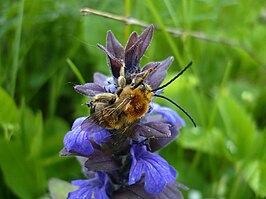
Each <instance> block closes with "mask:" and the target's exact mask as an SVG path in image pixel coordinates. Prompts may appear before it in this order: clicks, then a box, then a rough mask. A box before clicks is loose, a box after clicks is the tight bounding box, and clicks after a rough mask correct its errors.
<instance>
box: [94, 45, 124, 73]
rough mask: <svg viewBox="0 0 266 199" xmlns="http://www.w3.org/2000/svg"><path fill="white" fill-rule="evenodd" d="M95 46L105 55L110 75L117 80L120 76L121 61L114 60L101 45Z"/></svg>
mask: <svg viewBox="0 0 266 199" xmlns="http://www.w3.org/2000/svg"><path fill="white" fill-rule="evenodd" d="M97 46H98V47H99V48H100V49H101V50H103V51H104V52H105V53H106V55H107V57H108V62H109V66H110V68H111V71H112V74H113V76H114V77H115V78H118V77H119V76H120V69H121V67H122V66H123V63H122V61H121V60H119V59H118V58H116V57H115V56H114V55H113V54H112V53H110V52H109V51H108V50H107V49H106V48H105V47H103V46H102V45H100V44H98V45H97Z"/></svg>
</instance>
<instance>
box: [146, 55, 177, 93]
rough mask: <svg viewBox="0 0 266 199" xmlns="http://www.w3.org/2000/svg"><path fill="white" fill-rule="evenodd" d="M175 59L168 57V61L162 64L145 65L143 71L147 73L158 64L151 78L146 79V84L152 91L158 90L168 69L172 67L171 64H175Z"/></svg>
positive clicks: (161, 62) (150, 75)
mask: <svg viewBox="0 0 266 199" xmlns="http://www.w3.org/2000/svg"><path fill="white" fill-rule="evenodd" d="M173 60H174V57H168V58H167V59H165V60H163V61H160V62H151V63H148V64H147V65H145V66H144V67H143V69H142V71H145V70H147V69H149V68H150V67H152V65H153V64H158V63H159V65H158V66H157V69H156V70H154V71H153V72H151V73H150V74H149V76H148V77H147V78H146V83H147V84H149V85H150V86H151V88H152V89H156V88H158V87H159V86H160V85H161V83H162V82H163V80H164V79H165V77H166V73H167V69H168V67H169V66H170V64H171V63H172V62H173Z"/></svg>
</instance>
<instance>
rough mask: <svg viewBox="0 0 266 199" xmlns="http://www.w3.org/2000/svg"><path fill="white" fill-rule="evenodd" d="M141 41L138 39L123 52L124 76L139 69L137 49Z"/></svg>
mask: <svg viewBox="0 0 266 199" xmlns="http://www.w3.org/2000/svg"><path fill="white" fill-rule="evenodd" d="M141 42H142V41H141V40H140V39H138V40H137V41H136V42H135V43H134V44H133V45H132V46H131V47H130V48H129V49H127V51H126V52H125V73H126V76H128V75H129V74H133V73H135V72H136V71H137V70H138V69H139V60H140V59H139V56H138V54H137V50H138V48H139V45H140V43H141Z"/></svg>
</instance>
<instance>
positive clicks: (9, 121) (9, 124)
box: [0, 87, 19, 138]
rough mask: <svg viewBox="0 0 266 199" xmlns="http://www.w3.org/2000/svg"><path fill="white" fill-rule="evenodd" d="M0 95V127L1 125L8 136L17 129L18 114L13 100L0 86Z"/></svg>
mask: <svg viewBox="0 0 266 199" xmlns="http://www.w3.org/2000/svg"><path fill="white" fill-rule="evenodd" d="M0 96H1V97H0V104H1V111H0V127H1V126H2V128H3V130H4V134H5V136H6V138H10V137H11V136H12V135H13V134H14V133H15V132H16V131H17V129H18V123H19V114H18V110H17V107H16V104H15V101H14V100H13V98H12V97H11V96H10V95H9V94H8V93H7V92H6V91H5V90H4V89H3V88H1V87H0ZM0 132H1V131H0Z"/></svg>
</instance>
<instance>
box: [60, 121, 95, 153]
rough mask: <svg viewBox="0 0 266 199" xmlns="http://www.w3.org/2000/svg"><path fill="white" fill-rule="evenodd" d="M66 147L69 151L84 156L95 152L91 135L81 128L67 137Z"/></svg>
mask: <svg viewBox="0 0 266 199" xmlns="http://www.w3.org/2000/svg"><path fill="white" fill-rule="evenodd" d="M64 145H65V148H66V149H67V151H74V152H77V153H80V154H83V155H89V154H91V153H93V151H94V149H93V146H92V144H91V141H90V134H89V133H88V132H87V131H83V130H82V129H81V126H76V127H75V128H73V129H72V130H71V131H69V132H68V133H67V134H66V135H65V137H64Z"/></svg>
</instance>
